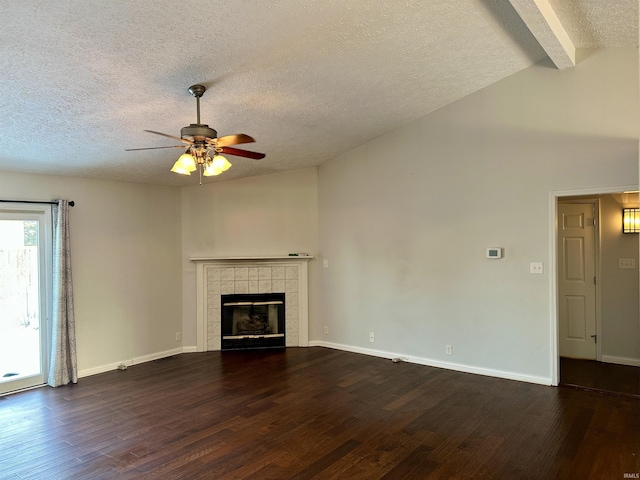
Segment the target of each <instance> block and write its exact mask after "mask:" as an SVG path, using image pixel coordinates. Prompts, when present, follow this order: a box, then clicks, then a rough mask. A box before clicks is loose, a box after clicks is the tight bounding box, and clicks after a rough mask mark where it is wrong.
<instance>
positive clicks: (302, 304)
mask: <svg viewBox="0 0 640 480" xmlns="http://www.w3.org/2000/svg"><path fill="white" fill-rule="evenodd" d="M312 258H313V257H311V256H306V257H303V256H299V257H295V256H292V257H290V256H286V257H284V256H283V257H210V258H207V257H193V258H191V261H192V262H194V263H195V264H196V292H197V293H196V302H197V306H196V308H197V310H196V321H197V350H198V351H199V352H205V351H210V350H220V346H221V330H220V327H221V317H220V315H221V305H220V295H227V294H236V293H284V294H285V333H286V346H287V347H307V346H308V345H309V297H308V282H309V280H308V262H309V260H311V259H312Z"/></svg>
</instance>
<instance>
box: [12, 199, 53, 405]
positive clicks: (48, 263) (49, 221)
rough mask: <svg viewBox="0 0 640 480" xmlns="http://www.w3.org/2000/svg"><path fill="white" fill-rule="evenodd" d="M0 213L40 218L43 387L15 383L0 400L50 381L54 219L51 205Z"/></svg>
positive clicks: (24, 205) (21, 206)
mask: <svg viewBox="0 0 640 480" xmlns="http://www.w3.org/2000/svg"><path fill="white" fill-rule="evenodd" d="M0 211H3V212H7V213H10V214H17V215H19V214H21V213H23V214H28V215H37V216H39V217H41V220H39V221H41V226H42V232H41V233H40V234H39V235H38V249H39V254H41V258H40V260H39V263H40V265H39V267H40V268H39V279H38V282H39V286H38V288H39V291H40V293H39V294H40V299H39V300H40V319H39V321H40V355H41V358H40V369H41V374H42V380H43V383H38V384H34V383H33V382H31V381H29V379H31V378H33V377H27V378H24V379H20V380H16V381H15V383H14V384H13V387H15V388H14V389H12V390H9V391H7V392H4V393H0V396H3V395H7V394H10V393H16V392H20V391H23V390H29V389H32V388H38V387H40V386H42V385H44V384H46V383H47V381H48V376H49V356H50V354H51V335H50V334H49V331H50V329H51V325H50V322H51V318H52V314H53V297H52V292H53V218H52V209H51V205H44V204H43V205H39V204H29V203H15V204H12V205H7V204H2V205H1V206H0Z"/></svg>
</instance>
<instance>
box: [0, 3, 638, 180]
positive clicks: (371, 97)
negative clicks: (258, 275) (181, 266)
mask: <svg viewBox="0 0 640 480" xmlns="http://www.w3.org/2000/svg"><path fill="white" fill-rule="evenodd" d="M517 1H518V3H522V2H529V1H530V2H533V3H535V1H536V0H517ZM539 1H540V0H539ZM550 3H551V4H552V6H553V8H554V10H556V13H557V16H558V19H559V20H560V21H561V23H562V24H563V26H564V27H565V29H566V32H567V34H568V35H569V37H570V38H571V40H572V41H573V43H574V45H575V46H576V47H577V48H587V47H588V48H593V47H602V46H616V47H618V46H637V43H638V26H637V23H638V21H637V19H638V11H637V0H612V1H607V2H603V1H602V0H552V1H551V2H550ZM0 16H1V17H2V19H3V22H2V23H3V28H2V29H0V52H1V55H0V70H1V71H2V75H1V76H0V132H1V133H0V170H2V169H4V170H20V171H25V172H39V173H47V174H57V175H71V176H80V177H91V178H105V179H114V180H127V181H135V182H146V183H154V184H160V185H176V186H184V185H193V184H195V183H197V178H195V177H194V176H191V177H184V176H181V175H176V174H173V173H171V172H169V169H170V168H171V165H172V164H173V162H174V160H175V159H176V158H177V156H178V154H179V153H180V151H179V150H173V149H166V150H150V151H143V152H125V151H124V149H125V148H136V147H152V146H153V147H156V146H164V145H172V144H175V143H174V142H172V141H171V140H169V139H166V138H163V137H159V136H155V135H151V134H149V133H145V132H144V131H143V130H144V129H149V130H156V131H161V132H166V133H169V134H172V135H177V136H179V132H180V128H182V127H183V126H186V125H188V124H190V123H195V121H196V118H195V115H196V111H195V100H194V98H193V97H192V96H191V95H190V94H189V93H188V92H187V88H188V87H189V86H190V85H192V84H195V83H201V84H204V85H205V86H206V87H207V88H208V90H207V92H206V93H205V95H204V97H203V98H202V102H201V111H202V118H201V120H202V122H203V123H207V124H209V126H211V127H212V128H214V129H216V130H217V131H218V134H219V135H220V136H222V135H227V134H231V133H247V134H249V135H251V136H253V137H254V138H255V139H256V143H254V144H249V145H245V146H242V148H247V149H249V150H255V151H259V152H263V153H266V155H267V157H266V158H265V159H264V160H260V161H255V160H249V159H245V158H238V157H232V156H229V157H228V158H229V160H231V162H232V163H233V164H234V165H233V167H232V168H231V169H230V170H229V171H227V172H225V173H224V174H222V175H220V176H219V177H215V178H210V179H206V180H205V182H211V181H222V180H229V179H232V178H239V177H243V176H250V175H258V174H265V173H272V172H277V171H283V170H289V169H294V168H301V167H306V166H311V165H317V164H319V163H321V162H323V161H325V160H327V159H330V158H332V157H334V156H336V155H339V154H340V153H343V152H345V151H348V150H350V149H352V148H354V147H356V146H358V145H360V144H362V143H364V142H367V141H369V140H371V139H373V138H375V137H377V136H379V135H381V134H383V133H385V132H388V131H390V130H392V129H394V128H396V127H398V126H399V125H402V124H404V123H406V122H409V121H411V120H414V119H416V118H419V117H422V116H424V115H426V114H428V113H430V112H432V111H434V110H436V109H438V108H440V107H442V106H444V105H446V104H448V103H451V102H453V101H455V100H458V99H460V98H462V97H464V96H465V95H468V94H470V93H472V92H474V91H477V90H479V89H481V88H483V87H485V86H487V85H489V84H491V83H493V82H496V81H498V80H500V79H502V78H504V77H506V76H509V75H511V74H513V73H515V72H518V71H519V70H522V69H523V68H526V67H528V66H530V65H532V64H533V63H535V62H537V61H539V60H541V59H543V58H545V56H546V53H545V50H544V48H543V47H542V46H541V45H539V44H538V41H537V40H536V38H535V37H534V35H532V33H531V32H530V31H529V30H528V28H527V27H526V26H525V24H524V22H523V21H522V20H521V18H520V17H519V16H518V14H517V13H516V10H514V8H513V7H512V5H511V3H510V0H465V1H464V2H460V1H452V0H432V1H412V0H386V1H384V0H305V1H302V0H300V1H294V0H271V1H267V0H187V1H181V2H176V1H169V0H157V1H136V2H132V1H130V0H103V1H97V2H87V1H86V0H58V1H56V2H43V1H42V0H2V2H1V3H0Z"/></svg>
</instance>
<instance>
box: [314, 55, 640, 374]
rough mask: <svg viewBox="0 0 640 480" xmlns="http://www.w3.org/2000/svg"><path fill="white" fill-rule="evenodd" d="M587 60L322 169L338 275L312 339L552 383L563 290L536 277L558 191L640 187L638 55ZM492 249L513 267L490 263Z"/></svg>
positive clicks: (330, 250) (521, 80)
mask: <svg viewBox="0 0 640 480" xmlns="http://www.w3.org/2000/svg"><path fill="white" fill-rule="evenodd" d="M583 57H584V58H583V59H582V60H581V61H580V63H579V64H578V65H577V66H576V67H575V68H572V69H568V70H563V71H558V70H555V69H553V68H550V67H548V66H545V65H536V66H533V67H531V68H529V69H527V70H525V71H522V72H520V73H518V74H516V75H513V76H511V77H509V78H507V79H504V80H502V81H500V82H498V83H496V84H494V85H492V86H490V87H488V88H485V89H483V90H481V91H480V92H477V93H475V94H472V95H470V96H468V97H466V98H464V99H462V100H460V101H458V102H456V103H454V104H451V105H449V106H447V107H445V108H443V109H441V110H439V111H437V112H435V113H433V114H431V115H429V116H427V117H425V118H423V119H421V120H419V121H417V122H414V123H412V124H409V125H407V126H405V127H403V128H400V129H398V130H396V131H393V132H391V133H389V134H387V135H385V136H384V137H381V138H379V139H377V140H374V141H372V142H370V143H368V144H366V145H363V146H361V147H359V148H357V149H355V150H353V151H351V152H349V153H347V154H344V155H342V156H340V157H338V158H336V159H334V160H331V161H329V162H326V163H324V164H322V165H321V166H320V168H319V172H318V206H319V232H320V252H319V254H320V255H319V256H320V260H321V261H322V260H323V259H327V260H329V265H330V267H329V268H328V269H318V270H317V274H318V278H317V279H316V280H317V281H316V286H317V290H316V291H314V292H313V295H315V296H316V297H317V298H319V299H320V300H319V301H316V302H315V308H316V310H315V311H314V318H315V319H316V321H315V322H314V323H313V324H312V325H311V328H310V339H313V340H316V341H317V342H321V343H324V344H335V345H338V346H342V347H345V348H351V349H355V350H358V349H360V350H362V349H373V350H375V351H377V352H378V353H380V352H383V353H384V352H387V353H388V352H392V353H393V354H399V355H402V356H407V357H411V358H412V359H413V360H415V361H421V362H423V363H430V364H440V365H447V366H451V367H453V368H461V369H467V370H470V371H479V372H481V373H488V374H494V375H498V376H505V377H510V378H522V379H526V380H530V381H538V382H541V383H549V382H551V370H552V367H551V350H550V346H551V322H550V280H549V277H548V274H546V273H545V274H543V275H531V274H529V262H531V261H541V262H544V263H545V267H546V270H545V272H548V271H549V269H548V262H549V258H550V249H549V242H550V240H549V239H550V232H549V227H548V225H549V210H550V208H549V197H550V195H549V192H550V191H558V190H562V191H565V190H572V189H580V188H587V187H597V186H616V185H626V184H629V183H630V181H629V179H630V178H631V179H633V182H631V183H635V179H637V178H638V57H637V50H636V49H618V50H616V49H610V50H601V51H593V52H584V55H583ZM424 88H429V85H425V87H424ZM490 246H499V247H504V249H505V250H504V253H505V258H503V259H501V260H488V259H486V258H485V248H486V247H490ZM323 325H327V326H328V327H329V334H328V335H324V334H323V331H322V328H323ZM368 332H375V335H376V336H375V343H373V344H372V343H370V342H369V341H368ZM446 344H450V345H453V355H446V354H445V345H446Z"/></svg>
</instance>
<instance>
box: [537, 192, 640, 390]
mask: <svg viewBox="0 0 640 480" xmlns="http://www.w3.org/2000/svg"><path fill="white" fill-rule="evenodd" d="M629 190H638V184H634V185H614V186H610V187H596V188H583V189H576V190H556V191H551V192H549V298H550V302H549V309H550V312H549V314H550V331H549V337H550V340H551V344H550V348H549V351H550V353H551V358H550V363H549V364H550V366H551V372H550V377H551V385H554V386H557V385H558V384H559V383H560V353H559V344H558V342H559V338H560V324H559V317H560V316H559V312H558V265H557V262H558V251H557V246H558V240H557V239H558V199H560V198H563V197H579V196H590V195H592V196H595V195H607V194H612V193H620V192H624V191H629ZM599 205H600V203H599V202H598V206H599ZM596 214H597V216H598V222H597V223H598V224H597V225H596V227H597V230H596V256H597V260H596V279H597V280H596V335H598V336H599V338H598V340H600V341H598V344H597V346H596V352H597V353H596V355H597V358H601V347H602V342H601V337H600V333H601V332H600V311H599V310H600V304H601V299H600V283H601V282H600V278H599V276H600V271H601V265H600V221H599V219H600V212H599V211H597V212H596Z"/></svg>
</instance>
